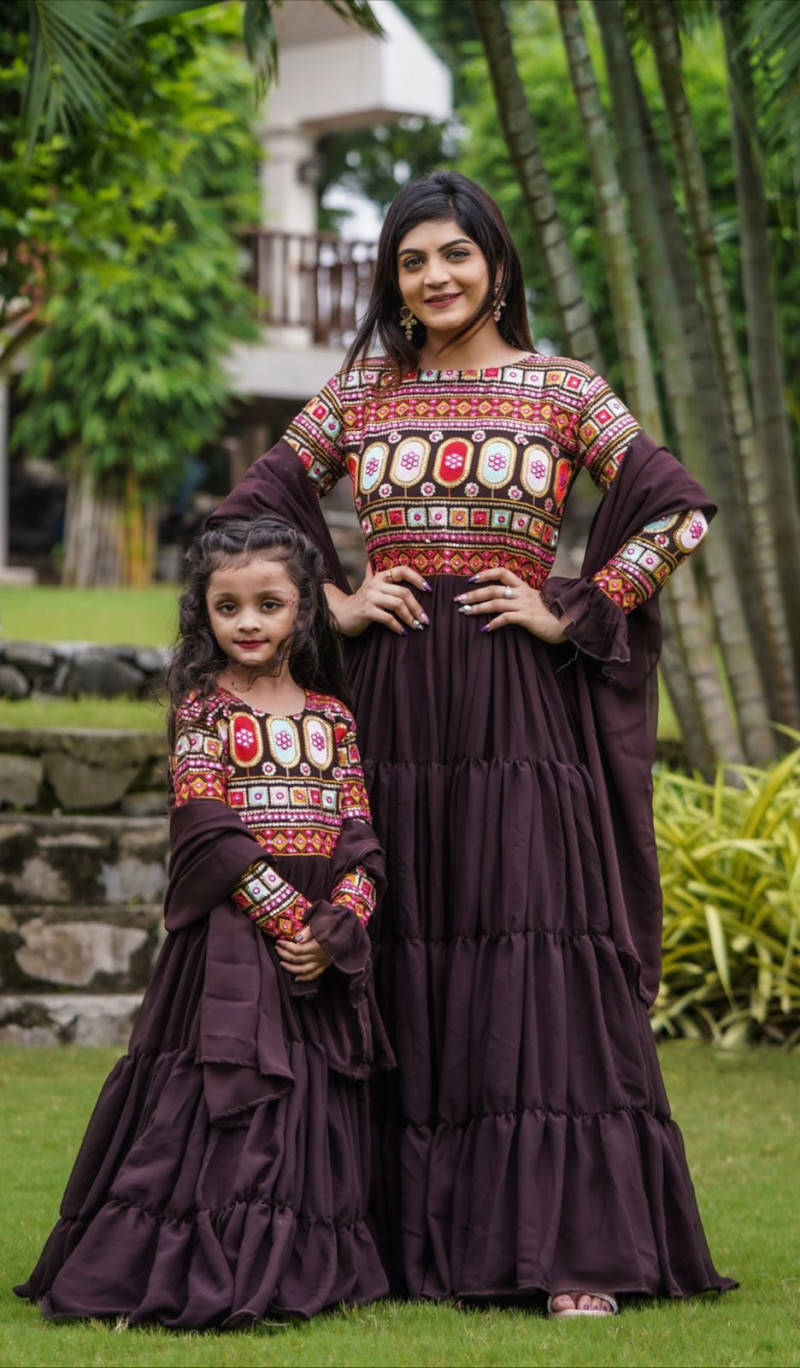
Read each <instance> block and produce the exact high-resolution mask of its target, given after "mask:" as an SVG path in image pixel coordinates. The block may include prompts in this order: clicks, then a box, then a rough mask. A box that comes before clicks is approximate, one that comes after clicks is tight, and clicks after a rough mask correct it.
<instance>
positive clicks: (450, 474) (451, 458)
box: [433, 437, 472, 488]
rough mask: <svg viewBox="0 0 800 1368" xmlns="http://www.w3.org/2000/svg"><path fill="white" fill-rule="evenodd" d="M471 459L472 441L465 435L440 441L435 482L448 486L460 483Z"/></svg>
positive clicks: (434, 476)
mask: <svg viewBox="0 0 800 1368" xmlns="http://www.w3.org/2000/svg"><path fill="white" fill-rule="evenodd" d="M471 460H472V442H468V441H467V440H466V438H465V437H450V438H449V439H448V440H447V441H446V442H442V444H441V446H440V447H439V450H438V451H437V453H436V461H435V463H434V467H433V478H434V480H435V481H436V483H437V484H440V485H445V486H446V487H447V488H450V487H451V486H452V485H457V484H460V483H461V481H462V480H463V479H465V478H466V476H467V475H468V473H469V466H470V461H471Z"/></svg>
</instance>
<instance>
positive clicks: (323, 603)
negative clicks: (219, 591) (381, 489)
mask: <svg viewBox="0 0 800 1368" xmlns="http://www.w3.org/2000/svg"><path fill="white" fill-rule="evenodd" d="M242 556H244V557H248V558H252V557H254V556H262V557H264V559H268V560H271V561H280V562H281V563H282V564H283V565H285V566H286V573H287V574H288V576H289V578H290V579H291V581H292V584H293V585H294V587H295V589H296V590H297V595H298V606H297V619H296V623H295V629H294V632H293V633H292V636H291V637H290V639H289V642H288V643H287V645H286V647H285V650H284V653H283V654H282V656H281V660H280V662H279V663H282V661H283V659H285V651H286V650H288V653H289V671H290V673H291V676H292V678H293V679H294V681H295V683H296V684H299V686H300V688H301V689H313V690H315V691H316V692H319V693H329V694H333V695H334V697H336V698H340V699H342V700H343V701H344V702H349V689H348V686H347V682H346V679H345V673H344V663H343V660H342V650H341V646H340V644H339V637H338V635H337V632H336V629H335V627H334V625H333V619H332V617H331V614H330V610H329V608H328V601H327V599H326V597H325V593H324V590H323V587H322V586H323V581H324V578H325V567H324V563H323V559H322V556H321V554H320V552H319V551H318V549H317V547H316V546H315V545H314V543H313V542H311V541H309V539H308V537H306V536H304V535H303V533H302V532H299V531H298V530H297V528H295V527H293V526H292V525H291V523H288V522H285V521H284V519H283V518H279V517H277V516H274V515H272V516H266V517H261V518H254V519H248V518H230V519H228V520H226V521H225V522H221V523H218V524H217V525H216V526H215V527H210V528H208V529H207V530H206V531H205V532H202V533H201V534H200V536H199V537H198V538H197V539H196V541H194V542H193V543H192V545H191V546H190V548H189V550H188V552H187V554H186V587H185V588H184V591H183V594H182V595H181V600H180V604H179V607H178V636H177V641H176V644H175V652H174V655H173V658H172V663H171V665H170V667H169V670H168V671H167V692H168V695H169V713H168V718H167V735H168V737H169V743H170V746H172V745H174V742H175V716H176V713H177V710H178V708H179V707H180V705H181V703H182V702H183V700H184V699H185V697H186V695H187V694H189V693H191V692H196V693H198V694H199V695H200V697H201V698H208V696H209V695H210V694H212V693H213V692H214V689H215V687H216V683H217V678H218V676H219V675H220V674H221V672H222V671H223V670H224V669H225V666H226V665H227V664H228V658H227V656H226V655H225V654H224V652H223V651H221V650H220V648H219V646H218V645H217V640H216V637H215V636H214V633H213V631H212V630H211V623H210V620H209V616H208V608H207V607H206V591H207V589H208V582H209V580H210V579H211V576H212V574H213V573H214V571H215V570H218V569H219V568H220V567H221V566H223V565H227V564H230V562H231V561H233V560H238V559H239V557H242Z"/></svg>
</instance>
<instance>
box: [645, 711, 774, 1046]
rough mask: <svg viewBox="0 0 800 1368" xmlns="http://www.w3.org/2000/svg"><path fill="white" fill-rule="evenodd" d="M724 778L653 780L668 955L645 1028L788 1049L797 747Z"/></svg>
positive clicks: (666, 777) (663, 777)
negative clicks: (761, 766) (769, 1043)
mask: <svg viewBox="0 0 800 1368" xmlns="http://www.w3.org/2000/svg"><path fill="white" fill-rule="evenodd" d="M794 735H796V734H794ZM797 739H800V737H798V738H797ZM731 777H735V778H736V780H737V786H733V785H732V784H731V782H730V779H731ZM727 780H728V781H727V782H726V772H725V771H724V770H723V768H720V770H719V772H718V774H717V777H716V781H715V782H714V783H705V782H704V781H702V780H701V779H697V778H689V777H688V776H686V775H682V774H674V773H669V772H666V771H664V772H660V773H658V774H657V775H656V780H655V825H656V839H657V841H658V850H659V859H660V864H661V880H662V886H663V890H664V960H663V979H662V986H661V990H660V992H659V995H658V999H657V1001H656V1005H655V1009H654V1014H653V1026H654V1029H655V1031H656V1032H657V1033H661V1034H667V1035H685V1036H701V1035H709V1034H710V1035H711V1036H712V1038H713V1039H714V1040H715V1041H716V1042H717V1043H719V1044H721V1045H726V1046H730V1045H736V1044H740V1043H743V1042H744V1041H746V1040H748V1039H751V1038H754V1037H759V1036H760V1037H762V1038H766V1039H770V1040H775V1041H779V1042H780V1043H782V1044H785V1045H794V1044H796V1043H797V1042H798V1041H800V748H798V749H797V750H795V751H793V752H792V753H791V754H789V755H787V756H786V757H785V758H784V759H782V760H781V761H780V762H779V763H778V764H776V765H774V766H772V767H771V768H770V769H767V770H759V769H753V768H750V767H744V766H742V767H737V769H736V771H735V776H731V771H730V767H728V771H727Z"/></svg>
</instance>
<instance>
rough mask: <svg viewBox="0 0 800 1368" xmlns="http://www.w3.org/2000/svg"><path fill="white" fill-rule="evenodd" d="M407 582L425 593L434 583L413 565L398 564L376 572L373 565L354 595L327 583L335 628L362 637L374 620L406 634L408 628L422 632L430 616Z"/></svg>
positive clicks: (344, 634)
mask: <svg viewBox="0 0 800 1368" xmlns="http://www.w3.org/2000/svg"><path fill="white" fill-rule="evenodd" d="M406 584H413V585H414V586H415V588H417V589H421V590H422V591H423V592H424V593H428V594H429V593H430V591H431V586H430V585H429V584H428V582H427V581H426V580H424V579H423V578H422V575H420V574H418V573H417V571H416V570H412V569H411V566H410V565H395V566H393V567H392V569H391V570H380V571H379V572H378V574H375V572H374V571H373V569H372V567H371V566H369V565H368V566H367V573H366V575H365V576H364V579H363V582H362V583H361V584H360V585H359V587H358V589H356V591H355V593H354V594H343V593H342V591H341V589H337V588H336V586H335V585H334V584H326V585H325V594H326V597H327V599H328V607H329V608H330V610H331V613H332V614H333V620H334V622H335V623H336V628H337V630H338V631H340V632H341V633H342V635H343V636H360V635H361V633H362V632H364V631H366V629H367V627H369V625H370V623H372V622H380V623H381V624H382V625H383V626H384V627H388V628H389V631H390V632H396V633H397V634H398V636H403V635H404V633H405V630H406V628H407V627H414V628H415V629H416V630H417V631H421V630H422V628H423V627H427V626H428V623H429V618H428V615H427V613H426V612H425V610H424V609H423V607H422V604H421V603H420V602H419V600H418V599H417V598H416V597H415V595H414V594H412V592H411V590H410V589H407V588H406Z"/></svg>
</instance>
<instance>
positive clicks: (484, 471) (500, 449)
mask: <svg viewBox="0 0 800 1368" xmlns="http://www.w3.org/2000/svg"><path fill="white" fill-rule="evenodd" d="M516 455H517V448H516V447H515V446H514V444H513V442H507V441H506V440H505V439H504V438H503V437H492V438H491V439H490V440H489V441H488V442H484V444H483V446H482V447H481V458H480V461H479V462H478V479H479V480H480V482H481V484H482V485H486V486H487V487H488V488H489V489H499V488H500V487H501V486H502V485H504V484H508V481H509V480H510V479H511V476H512V473H513V470H514V461H515V459H516Z"/></svg>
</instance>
